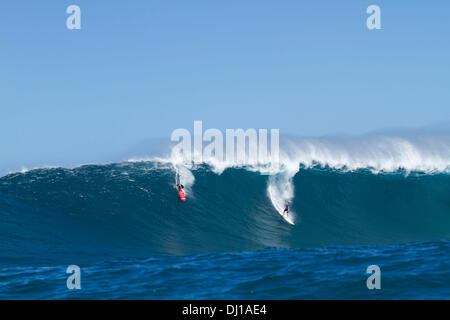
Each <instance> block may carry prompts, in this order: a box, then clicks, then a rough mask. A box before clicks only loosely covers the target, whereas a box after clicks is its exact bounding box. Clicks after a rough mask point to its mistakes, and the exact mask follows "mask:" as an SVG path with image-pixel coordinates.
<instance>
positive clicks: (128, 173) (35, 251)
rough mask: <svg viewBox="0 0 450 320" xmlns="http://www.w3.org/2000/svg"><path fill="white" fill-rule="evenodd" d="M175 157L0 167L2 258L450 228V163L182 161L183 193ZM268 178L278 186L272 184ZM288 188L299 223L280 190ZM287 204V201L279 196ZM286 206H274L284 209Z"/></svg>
mask: <svg viewBox="0 0 450 320" xmlns="http://www.w3.org/2000/svg"><path fill="white" fill-rule="evenodd" d="M176 173H177V168H176V167H174V166H172V165H171V164H170V163H169V164H164V165H163V164H161V163H159V162H133V163H132V162H125V163H119V164H109V165H90V166H83V167H79V168H75V169H64V168H54V169H40V170H33V171H29V172H26V173H16V174H11V175H8V176H6V177H3V178H0V244H1V246H2V250H0V256H1V257H0V258H1V259H0V260H1V261H2V262H5V261H10V262H14V261H23V260H24V259H25V260H26V259H28V260H30V261H32V262H33V263H36V261H41V260H46V259H48V261H61V260H64V261H65V260H67V261H68V262H69V264H70V263H71V262H70V260H71V259H72V258H73V257H74V256H76V257H77V259H80V260H83V259H91V258H92V259H98V257H103V256H112V257H130V256H131V257H146V256H148V255H151V254H169V255H187V254H193V253H199V252H228V251H242V250H259V249H264V248H268V247H274V248H301V247H321V246H330V245H378V244H387V243H400V242H411V241H426V240H438V239H448V238H450V230H449V228H448V226H449V225H450V216H449V214H448V212H450V204H449V202H448V194H450V175H449V174H448V173H436V172H435V173H433V174H429V173H428V174H427V173H418V172H409V173H408V174H405V172H404V171H397V172H391V173H378V174H374V173H373V172H371V171H370V170H362V169H361V170H356V171H347V170H337V169H333V168H323V167H320V166H315V167H311V168H302V169H300V170H299V171H298V172H296V173H295V174H294V175H293V176H292V177H291V176H289V175H283V174H282V173H280V174H274V175H264V174H260V173H259V172H256V171H255V170H248V169H246V168H238V167H237V168H229V169H226V170H224V171H223V172H222V174H217V173H216V172H215V171H214V170H213V169H212V168H210V167H209V166H207V165H197V166H195V167H191V168H190V169H189V170H188V169H186V174H189V175H192V180H191V182H192V184H191V185H190V186H189V188H190V190H189V192H188V193H187V201H186V203H181V202H179V200H178V196H177V193H176V190H175V189H174V181H175V176H176ZM271 186H284V188H285V189H283V188H279V189H276V191H277V192H278V194H273V195H272V196H268V189H270V188H271ZM284 198H288V199H290V203H291V210H292V212H293V213H294V218H295V220H296V221H295V222H296V224H295V226H291V225H289V224H287V223H286V222H285V221H284V220H283V219H282V217H281V216H280V214H279V212H278V213H277V210H276V208H275V207H276V205H275V204H274V199H277V200H278V201H281V200H283V199H284ZM281 205H282V204H281V203H280V206H281ZM278 211H279V210H278Z"/></svg>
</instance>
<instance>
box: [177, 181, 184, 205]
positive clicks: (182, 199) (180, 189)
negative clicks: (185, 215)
mask: <svg viewBox="0 0 450 320" xmlns="http://www.w3.org/2000/svg"><path fill="white" fill-rule="evenodd" d="M177 189H178V196H179V197H180V200H181V201H183V202H184V201H186V195H185V194H184V191H183V189H184V186H183V185H182V184H181V183H178V184H177Z"/></svg>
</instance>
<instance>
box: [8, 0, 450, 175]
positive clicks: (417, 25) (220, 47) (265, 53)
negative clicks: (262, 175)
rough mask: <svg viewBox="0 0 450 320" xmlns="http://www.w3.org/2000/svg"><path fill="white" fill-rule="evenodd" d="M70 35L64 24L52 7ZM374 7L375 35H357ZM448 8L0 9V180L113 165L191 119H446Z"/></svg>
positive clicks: (293, 4)
mask: <svg viewBox="0 0 450 320" xmlns="http://www.w3.org/2000/svg"><path fill="white" fill-rule="evenodd" d="M71 4H76V5H79V6H80V7H81V11H82V29H81V30H68V29H67V28H66V18H67V17H68V14H66V8H67V7H68V6H69V5H71ZM371 4H377V5H379V6H380V7H381V19H382V30H374V31H369V30H368V29H367V28H366V18H367V17H368V15H367V14H366V8H367V7H368V6H369V5H371ZM449 12H450V2H448V1H433V2H432V3H429V2H425V1H406V0H405V1H331V0H330V1H298V0H297V1H273V0H272V1H261V0H260V1H253V0H252V1H249V0H247V1H242V0H241V1H235V0H232V1H206V0H204V1H196V0H193V1H131V2H130V1H114V2H113V1H103V0H102V1H100V0H97V1H91V0H90V1H81V0H77V1H75V0H73V1H63V0H54V1H33V2H31V1H23V0H14V1H13V0H3V1H2V2H1V3H0V43H1V50H0V119H1V126H0V148H1V149H0V150H2V155H1V157H0V173H4V171H5V170H17V169H20V167H21V166H27V167H30V166H40V165H75V164H78V163H85V162H96V161H108V160H111V161H115V160H117V159H114V157H115V156H116V155H118V154H123V153H126V150H128V149H130V148H133V146H135V145H137V144H139V143H141V142H142V141H145V140H146V139H150V138H154V137H162V138H165V137H169V136H170V133H171V132H172V131H173V130H174V129H176V128H188V129H191V128H192V125H193V121H194V120H203V123H204V127H207V128H212V127H214V128H219V129H225V128H238V127H241V128H279V129H280V133H281V134H295V135H308V136H311V135H312V136H317V135H324V134H330V133H334V132H338V133H350V134H360V133H364V132H368V131H371V130H379V129H383V128H401V127H420V126H425V125H429V124H433V123H436V122H440V121H448V120H450V106H449V101H450V90H449V84H450V41H449V40H448V38H449V34H450V22H449V20H448V14H449Z"/></svg>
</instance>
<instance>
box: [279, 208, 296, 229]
mask: <svg viewBox="0 0 450 320" xmlns="http://www.w3.org/2000/svg"><path fill="white" fill-rule="evenodd" d="M283 211H284V209H283V210H281V211H278V213H279V214H280V215H281V216H282V217H283V219H284V220H286V222H287V223H289V224H292V225H293V226H295V223H294V221H292V219H291V217H290V215H292V211H290V212H289V213H288V214H283Z"/></svg>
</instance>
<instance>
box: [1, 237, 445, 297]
mask: <svg viewBox="0 0 450 320" xmlns="http://www.w3.org/2000/svg"><path fill="white" fill-rule="evenodd" d="M449 253H450V243H449V242H448V241H437V242H425V243H411V244H400V245H389V246H381V247H331V248H315V249H266V250H259V251H244V252H236V253H217V254H198V255H193V256H182V257H176V256H170V257H161V256H158V257H151V258H145V259H121V260H110V261H102V262H95V263H92V264H87V265H82V270H83V271H82V277H81V287H82V289H81V290H67V287H66V280H67V275H66V272H65V271H66V268H67V266H66V265H57V266H51V267H29V266H27V267H9V268H3V269H1V268H0V284H7V285H4V286H1V285H0V299H448V298H449V297H450V289H449V287H448V283H449V280H450V279H449V274H448V270H449V268H450V258H449V257H450V255H449ZM436 261H439V263H436ZM373 264H375V265H378V266H379V267H380V268H381V270H382V271H381V282H380V285H381V290H368V289H367V286H366V281H367V278H368V276H369V275H368V274H367V273H366V270H367V267H368V266H369V265H373Z"/></svg>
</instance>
